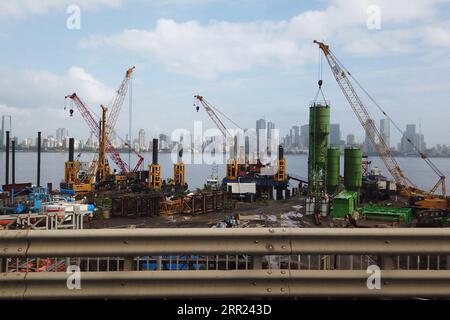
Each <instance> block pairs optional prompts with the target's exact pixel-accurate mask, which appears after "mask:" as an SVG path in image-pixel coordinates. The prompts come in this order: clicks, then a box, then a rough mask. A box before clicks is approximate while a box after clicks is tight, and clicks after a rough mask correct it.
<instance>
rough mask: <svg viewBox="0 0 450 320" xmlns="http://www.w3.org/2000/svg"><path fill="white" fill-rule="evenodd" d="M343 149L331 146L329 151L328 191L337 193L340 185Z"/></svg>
mask: <svg viewBox="0 0 450 320" xmlns="http://www.w3.org/2000/svg"><path fill="white" fill-rule="evenodd" d="M340 158H341V151H340V149H339V148H329V149H328V152H327V192H328V193H335V192H336V190H337V189H338V187H339V168H340Z"/></svg>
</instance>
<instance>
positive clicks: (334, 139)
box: [329, 123, 341, 147]
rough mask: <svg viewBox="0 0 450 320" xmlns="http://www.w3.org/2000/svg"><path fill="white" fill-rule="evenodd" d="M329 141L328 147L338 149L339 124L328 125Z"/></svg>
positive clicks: (339, 139) (339, 142) (339, 141)
mask: <svg viewBox="0 0 450 320" xmlns="http://www.w3.org/2000/svg"><path fill="white" fill-rule="evenodd" d="M329 139H330V141H329V143H330V146H333V147H338V146H339V145H340V144H341V127H340V125H339V124H337V123H335V124H330V135H329Z"/></svg>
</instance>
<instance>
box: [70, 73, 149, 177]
mask: <svg viewBox="0 0 450 320" xmlns="http://www.w3.org/2000/svg"><path fill="white" fill-rule="evenodd" d="M134 69H135V67H131V68H129V69H127V71H126V73H125V77H124V79H123V81H122V82H121V84H120V87H119V89H118V90H117V92H116V93H117V94H116V96H115V98H114V101H113V104H112V107H111V111H110V116H109V117H108V118H106V110H105V109H103V107H102V109H103V111H102V119H101V120H99V119H98V117H97V116H96V114H95V112H93V111H92V109H90V108H89V106H87V105H86V104H85V103H84V102H83V101H82V100H81V99H80V98H79V97H78V95H77V94H76V93H73V94H71V95H67V96H66V97H65V98H66V99H70V100H71V101H72V103H73V104H75V106H76V107H77V109H78V110H79V112H80V114H81V116H82V117H83V119H84V120H85V121H86V123H87V124H88V126H89V128H90V130H91V132H93V133H94V134H95V136H96V137H97V138H98V139H99V141H100V146H103V149H102V148H100V150H99V154H98V159H94V161H93V162H92V166H91V168H90V169H89V171H88V173H87V180H92V179H91V178H90V176H91V175H94V174H95V176H96V178H97V183H100V182H105V181H106V180H108V183H111V182H117V183H118V182H123V181H126V180H127V179H128V178H131V179H132V178H133V177H134V176H136V175H137V172H138V171H139V170H140V169H141V167H142V163H143V161H144V157H143V156H141V155H140V154H139V153H137V152H136V151H135V150H134V149H132V151H133V152H134V153H135V155H136V156H137V157H138V162H137V164H136V166H135V167H134V168H133V169H131V167H130V166H129V165H128V164H126V163H125V162H124V161H123V160H122V158H121V157H120V154H119V152H118V151H117V150H116V149H115V148H114V146H113V144H112V143H111V139H112V135H113V133H114V134H115V132H114V127H115V125H116V123H117V119H118V115H119V113H120V109H121V107H122V105H123V101H124V98H125V96H126V93H127V91H128V83H129V81H130V79H131V76H132V74H133V71H134ZM103 112H104V113H105V114H104V115H103ZM70 114H71V116H72V115H73V108H70ZM103 116H104V117H103ZM99 123H100V124H99ZM116 137H118V138H119V139H121V138H120V136H118V135H117V134H116ZM121 140H122V141H123V139H121ZM124 144H125V145H128V143H127V142H124ZM106 154H108V155H109V156H110V158H111V159H112V160H113V162H114V163H115V164H116V166H117V167H118V168H119V170H120V174H114V175H111V174H110V172H109V171H110V170H109V168H110V167H109V163H108V161H107V160H106V157H105V155H106ZM95 167H97V169H96V170H95ZM72 175H73V174H72ZM112 179H113V180H114V181H111V180H112ZM86 183H89V182H86Z"/></svg>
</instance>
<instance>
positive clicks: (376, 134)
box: [314, 40, 450, 211]
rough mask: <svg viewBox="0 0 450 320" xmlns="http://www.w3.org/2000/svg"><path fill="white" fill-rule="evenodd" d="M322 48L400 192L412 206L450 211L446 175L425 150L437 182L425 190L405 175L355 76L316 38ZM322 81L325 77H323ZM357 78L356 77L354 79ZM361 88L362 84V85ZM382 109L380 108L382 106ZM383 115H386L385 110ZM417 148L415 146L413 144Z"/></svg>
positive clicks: (425, 157)
mask: <svg viewBox="0 0 450 320" xmlns="http://www.w3.org/2000/svg"><path fill="white" fill-rule="evenodd" d="M314 43H316V44H317V45H318V46H319V48H320V49H321V51H322V52H323V54H324V56H325V58H326V59H327V62H328V65H329V66H330V69H331V72H332V73H333V76H334V78H335V79H336V82H337V83H338V85H339V87H340V88H341V90H342V93H343V94H344V96H345V98H346V99H347V101H348V102H349V104H350V106H351V107H352V109H353V111H354V113H355V114H356V116H357V118H358V120H359V122H360V123H361V125H362V127H363V128H364V130H365V132H366V134H367V136H368V137H369V138H370V140H371V142H372V144H373V146H374V147H375V149H376V150H377V153H378V155H379V156H380V158H381V160H382V161H383V162H384V164H385V166H386V168H387V169H388V171H389V173H390V174H391V175H392V177H393V178H394V180H395V182H396V184H397V187H398V188H399V191H400V194H402V195H404V196H407V197H409V199H410V205H411V206H412V207H414V208H417V209H425V210H432V211H450V201H449V199H448V198H447V196H446V188H445V175H444V174H443V173H442V172H441V171H440V170H439V168H438V167H437V166H436V165H435V164H434V163H433V162H432V161H431V159H429V158H428V157H427V156H426V155H425V154H424V153H423V152H420V151H419V150H417V148H416V150H417V151H418V152H419V154H420V157H421V158H422V159H423V160H424V161H425V162H426V163H427V164H428V165H429V166H430V168H431V169H432V170H433V171H434V172H435V173H436V174H437V176H438V181H437V182H436V184H435V185H434V187H433V188H432V189H431V190H430V191H424V190H421V189H419V188H417V187H416V186H415V185H414V183H413V182H412V181H411V180H410V179H409V178H408V177H407V176H406V174H405V173H404V172H403V170H402V169H401V168H400V165H399V163H398V162H397V160H396V159H395V157H394V156H393V155H392V153H391V151H390V149H389V147H388V146H387V144H386V142H385V141H384V139H383V136H382V135H381V133H380V131H379V130H378V129H377V127H376V126H375V122H374V121H373V120H372V119H373V118H372V117H371V116H370V114H369V112H368V110H367V108H366V107H365V105H364V103H363V102H362V100H361V98H360V97H359V96H358V94H357V93H356V90H355V89H354V87H353V85H352V83H351V81H350V78H352V79H354V78H353V77H352V75H351V73H350V72H349V71H348V70H347V69H346V68H345V67H344V66H343V65H342V63H340V61H339V60H338V59H337V58H336V56H335V55H334V54H333V52H332V51H331V50H330V47H329V46H328V45H326V44H325V43H323V42H319V41H316V40H314ZM320 81H322V80H320ZM355 81H356V80H355ZM361 88H362V87H361ZM362 89H363V91H364V92H365V93H366V94H367V95H368V96H369V98H370V99H371V100H372V101H373V102H374V103H375V104H376V105H377V106H378V107H379V105H378V104H377V103H376V102H375V100H374V99H373V98H372V97H371V96H370V95H369V94H368V93H367V91H366V90H364V88H362ZM379 108H380V110H382V109H381V107H379ZM383 114H384V115H385V116H387V114H386V113H385V112H384V111H383ZM408 141H409V143H411V144H412V145H413V146H414V144H413V142H412V141H410V140H409V139H408ZM414 147H415V146H414ZM439 187H441V194H440V195H437V194H436V191H437V189H438V188H439Z"/></svg>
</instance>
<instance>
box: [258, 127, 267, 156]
mask: <svg viewBox="0 0 450 320" xmlns="http://www.w3.org/2000/svg"><path fill="white" fill-rule="evenodd" d="M266 136H267V132H266V120H264V119H259V120H257V121H256V153H257V156H258V158H259V157H260V146H261V149H265V147H266V146H264V144H263V141H264V138H265V137H266ZM261 151H262V150H261Z"/></svg>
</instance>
